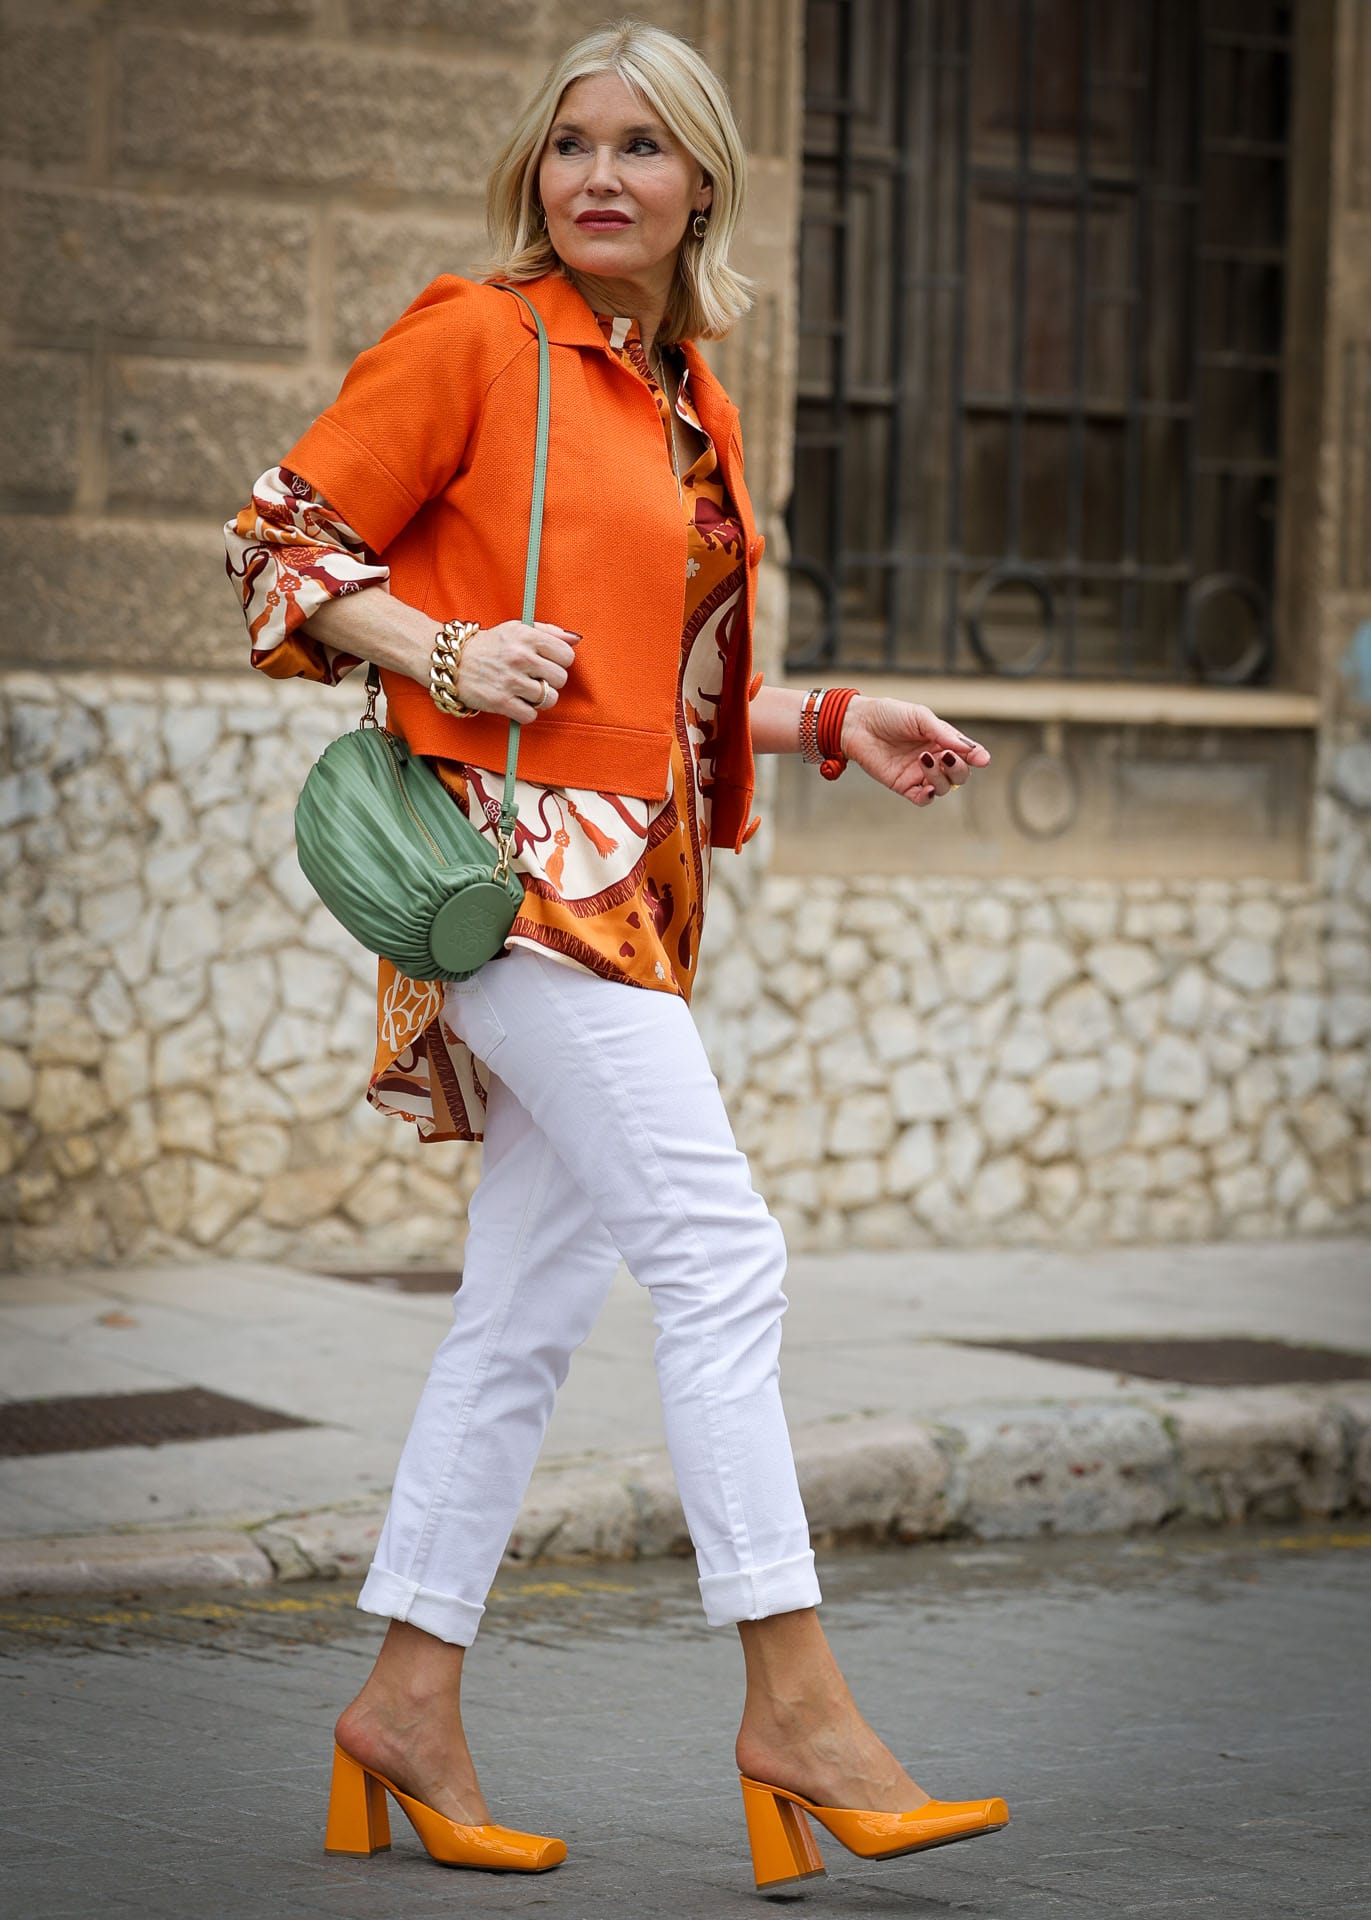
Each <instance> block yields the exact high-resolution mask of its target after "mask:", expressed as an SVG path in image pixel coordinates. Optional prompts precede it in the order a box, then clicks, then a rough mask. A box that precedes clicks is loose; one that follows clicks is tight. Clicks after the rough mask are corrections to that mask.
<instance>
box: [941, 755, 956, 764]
mask: <svg viewBox="0 0 1371 1920" xmlns="http://www.w3.org/2000/svg"><path fill="white" fill-rule="evenodd" d="M956 764H957V756H956V754H955V753H945V754H944V755H943V765H944V766H945V767H955V766H956Z"/></svg>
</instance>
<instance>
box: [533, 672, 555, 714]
mask: <svg viewBox="0 0 1371 1920" xmlns="http://www.w3.org/2000/svg"><path fill="white" fill-rule="evenodd" d="M538 685H539V686H540V687H541V688H542V692H541V693H540V694H539V695H538V698H537V699H536V700H535V701H534V703H533V705H534V708H535V709H536V711H538V712H539V713H541V712H542V710H543V708H544V707H545V706H546V705H547V697H548V695H549V694H550V693H551V691H552V687H551V685H550V684H549V682H548V681H546V680H540V681H539V682H538Z"/></svg>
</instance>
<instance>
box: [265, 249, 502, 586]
mask: <svg viewBox="0 0 1371 1920" xmlns="http://www.w3.org/2000/svg"><path fill="white" fill-rule="evenodd" d="M499 297H500V296H497V295H496V294H494V292H493V291H492V290H491V289H489V288H486V287H483V286H480V285H478V284H476V283H474V282H472V281H468V280H459V279H458V278H457V277H456V276H455V275H452V274H444V275H443V276H442V277H441V278H439V279H437V280H435V281H434V282H433V283H432V285H430V286H428V287H426V288H425V289H424V291H423V293H421V294H420V295H419V298H418V299H417V300H416V301H415V302H414V304H413V305H412V306H411V307H409V308H408V309H407V311H406V312H404V313H403V314H401V316H400V318H399V319H398V320H397V321H396V322H395V325H394V326H393V327H391V328H390V329H389V330H388V331H387V332H386V333H384V334H383V335H382V336H381V338H380V339H379V340H378V341H377V343H376V345H375V346H374V347H368V348H367V349H366V351H365V352H363V353H361V354H359V355H358V357H357V359H356V360H355V361H354V362H353V364H352V367H351V368H350V369H349V372H348V375H347V378H346V379H345V380H344V382H343V385H342V388H341V390H340V392H339V394H338V398H337V399H336V400H335V401H334V402H333V405H332V406H331V407H329V408H328V409H327V410H326V411H325V412H323V413H321V414H320V416H319V418H318V419H317V420H316V421H315V422H314V424H313V425H312V426H311V427H309V428H308V429H307V431H306V432H305V433H304V434H303V436H302V437H301V438H300V439H299V440H298V441H297V442H296V444H295V445H294V446H293V447H292V448H291V450H290V452H289V453H287V454H286V455H285V456H284V458H283V460H282V463H281V464H282V465H283V466H284V467H287V468H289V469H290V470H291V472H293V473H297V474H300V475H302V476H303V478H304V479H306V480H307V481H309V483H310V484H311V486H313V487H314V488H315V489H316V490H317V491H318V492H319V493H320V494H321V495H322V496H323V497H324V498H325V499H327V500H329V501H330V502H332V504H333V506H334V507H335V508H336V509H337V511H338V513H339V514H340V515H341V517H342V518H343V519H344V520H345V521H346V522H347V524H348V525H349V526H350V527H353V528H355V529H356V531H357V533H358V534H359V535H360V537H361V538H362V540H363V541H365V543H366V545H367V546H368V547H369V548H370V549H371V550H372V551H373V552H374V553H380V552H382V551H384V549H385V548H386V547H387V546H389V544H390V542H391V541H392V540H393V539H394V538H395V536H396V535H397V534H398V533H399V532H400V530H401V529H402V528H403V527H404V526H405V525H406V524H407V523H408V521H410V520H411V519H412V518H413V516H414V515H415V514H416V513H417V512H418V511H419V509H420V507H422V506H423V505H424V503H425V501H427V500H431V499H432V498H433V497H434V495H435V494H438V493H440V492H441V491H442V489H443V488H444V487H445V486H446V484H447V482H448V481H449V479H450V478H451V477H452V475H453V474H454V473H455V472H456V471H457V469H458V467H459V466H460V465H461V462H462V458H463V454H464V451H465V449H466V445H467V441H468V438H469V436H470V434H471V432H472V429H473V426H474V423H475V418H476V415H477V412H478V410H479V406H480V400H481V397H482V395H483V394H484V392H485V390H486V388H487V387H488V386H489V384H490V382H491V381H492V380H493V379H494V378H495V376H496V374H497V373H498V372H499V370H500V367H501V365H503V364H504V363H505V362H507V361H508V360H509V359H511V358H512V357H513V356H514V354H515V353H516V352H517V351H518V349H519V346H520V344H521V343H522V329H520V328H519V326H518V324H517V321H511V319H510V318H509V317H507V316H503V315H502V314H499V313H498V311H497V310H496V309H494V308H492V306H491V305H490V302H491V301H492V300H495V299H498V298H499ZM507 304H509V305H511V306H512V304H513V303H512V302H509V303H507ZM501 318H503V319H505V324H504V325H503V326H501V325H499V324H497V322H498V320H499V319H501Z"/></svg>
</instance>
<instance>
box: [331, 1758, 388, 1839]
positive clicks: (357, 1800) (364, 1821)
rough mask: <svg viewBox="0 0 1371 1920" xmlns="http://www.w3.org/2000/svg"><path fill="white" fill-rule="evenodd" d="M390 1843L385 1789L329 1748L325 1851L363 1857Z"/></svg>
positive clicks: (351, 1762) (357, 1765)
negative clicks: (330, 1769)
mask: <svg viewBox="0 0 1371 1920" xmlns="http://www.w3.org/2000/svg"><path fill="white" fill-rule="evenodd" d="M389 1846H390V1811H389V1809H388V1808H387V1806H386V1790H385V1788H384V1787H383V1786H382V1785H381V1783H380V1781H379V1780H378V1779H377V1778H376V1776H375V1774H372V1773H368V1772H367V1770H366V1768H365V1767H364V1766H362V1765H360V1764H359V1762H357V1761H356V1760H354V1759H353V1758H352V1755H351V1754H349V1753H344V1752H343V1749H342V1748H341V1747H337V1746H336V1747H335V1748H334V1749H333V1781H332V1784H331V1785H330V1787H329V1794H328V1825H327V1826H326V1827H325V1829H324V1852H325V1853H351V1854H356V1855H358V1856H359V1857H361V1858H363V1859H366V1858H369V1857H370V1855H372V1854H373V1853H384V1852H385V1851H386V1850H387V1848H388V1847H389Z"/></svg>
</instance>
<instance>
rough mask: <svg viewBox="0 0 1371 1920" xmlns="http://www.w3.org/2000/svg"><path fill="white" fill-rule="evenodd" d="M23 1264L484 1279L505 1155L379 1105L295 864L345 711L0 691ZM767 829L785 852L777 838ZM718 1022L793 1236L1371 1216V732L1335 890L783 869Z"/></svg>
mask: <svg viewBox="0 0 1371 1920" xmlns="http://www.w3.org/2000/svg"><path fill="white" fill-rule="evenodd" d="M0 706H2V707H3V713H2V714H0V718H2V719H3V726H4V732H5V739H6V741H7V745H8V756H7V771H6V772H5V773H4V774H3V777H0V829H3V835H2V836H0V846H2V847H3V850H4V851H3V861H4V866H5V871H4V876H3V904H2V905H0V970H2V974H3V982H2V984H3V996H4V997H3V999H0V1170H2V1171H3V1175H4V1181H3V1196H0V1199H2V1202H3V1204H0V1213H3V1216H4V1218H5V1219H6V1221H7V1222H8V1224H7V1225H6V1226H5V1228H4V1229H3V1231H4V1233H5V1235H6V1243H4V1244H0V1264H18V1265H41V1264H47V1263H53V1262H56V1263H62V1262H73V1261H87V1260H112V1259H130V1258H142V1257H147V1256H158V1255H180V1254H186V1253H191V1254H200V1255H203V1254H205V1253H207V1252H210V1251H213V1252H216V1253H222V1254H231V1255H235V1256H238V1257H243V1258H264V1259H266V1258H270V1259H276V1258H281V1259H286V1260H291V1261H299V1262H304V1263H312V1264H320V1265H329V1264H338V1265H370V1266H377V1265H380V1266H384V1265H386V1264H389V1263H406V1264H413V1263H416V1262H420V1263H425V1262H428V1263H442V1262H446V1261H450V1260H453V1259H456V1258H459V1257H460V1249H461V1241H462V1237H463V1233H464V1214H465V1201H466V1199H467V1197H468V1196H469V1194H470V1192H471V1189H472V1186H473V1185H474V1182H475V1179H476V1177H477V1174H478V1171H479V1150H477V1149H474V1148H471V1147H460V1146H452V1145H431V1146H422V1145H421V1144H420V1143H419V1141H418V1140H417V1138H416V1136H415V1134H414V1132H413V1130H412V1129H411V1128H409V1127H407V1126H405V1125H404V1124H403V1123H401V1122H399V1121H395V1120H390V1119H385V1118H382V1117H381V1116H380V1115H378V1114H376V1113H374V1112H372V1111H371V1110H370V1109H369V1108H367V1107H366V1106H365V1105H364V1103H363V1102H362V1099H361V1094H362V1089H363V1086H364V1084H365V1078H366V1073H367V1069H368V1067H369V1064H370V1058H371V1047H372V1044H373V1039H374V992H373V988H374V968H373V963H372V962H371V960H370V958H369V956H367V955H365V954H364V953H362V952H361V951H360V949H357V948H355V947H354V946H353V945H352V944H351V943H350V942H349V940H348V939H347V937H346V936H345V935H344V934H342V932H341V931H340V930H339V929H338V928H337V927H336V926H335V924H334V923H333V922H332V921H331V919H330V918H329V916H328V914H327V913H326V912H325V911H324V909H323V908H322V907H320V906H319V904H318V903H317V901H316V900H315V899H314V896H313V895H312V893H311V892H310V890H309V888H308V886H307V885H306V883H305V882H304V880H303V878H302V876H301V874H300V872H299V869H298V866H297V865H296V861H295V857H294V852H293V836H292V810H293V805H294V799H295V795H296V793H297V791H298V789H299V785H300V781H301V779H302V778H303V775H304V772H305V769H306V768H307V766H308V764H309V762H310V761H311V760H312V759H313V758H314V757H315V755H316V754H317V753H318V752H319V751H320V749H321V748H322V746H323V745H324V744H325V742H326V741H327V740H328V739H329V738H331V737H332V735H333V734H334V733H335V732H337V731H338V730H339V728H340V726H342V725H345V724H347V723H348V722H349V721H350V720H351V719H352V717H353V715H354V713H355V711H356V708H357V698H356V696H355V694H354V693H353V690H352V689H351V688H349V687H344V688H343V689H340V690H328V689H319V688H311V687H307V686H304V685H301V684H297V683H289V684H285V685H278V684H274V683H271V682H267V681H263V680H258V679H255V678H254V677H252V676H251V675H249V674H247V673H246V672H245V673H244V674H243V675H242V676H241V678H239V679H235V680H228V679H219V678H211V679H209V680H201V681H195V680H192V679H190V678H176V677H173V676H164V677H160V678H157V679H154V678H151V677H149V676H147V675H143V674H133V675H123V676H121V675H111V674H106V673H97V672H90V673H84V674H82V673H74V674H51V673H45V674H24V673H12V674H8V675H5V676H3V677H0ZM759 843H761V844H759ZM754 848H755V851H754V850H752V849H750V850H749V854H748V855H746V856H744V858H743V859H742V860H737V859H735V858H733V857H732V856H730V855H726V854H722V855H720V856H719V858H718V859H717V860H716V862H715V879H716V884H715V888H714V893H713V896H712V899H711V903H710V918H709V929H708V934H707V943H706V944H707V947H708V954H707V957H706V962H705V966H704V970H703V974H702V986H701V992H700V997H699V1000H698V1002H697V1010H698V1014H699V1018H700V1023H701V1026H702V1028H703V1030H704V1033H705V1036H706V1041H707V1044H708V1045H709V1048H710V1053H711V1058H712V1059H713V1060H714V1061H715V1063H716V1067H717V1069H718V1071H719V1073H720V1078H721V1082H722V1084H723V1087H724V1092H725V1097H726V1099H727V1100H728V1103H729V1108H730V1112H731V1114H732V1116H733V1119H734V1123H735V1127H736V1131H737V1133H738V1137H739V1139H740V1142H741V1144H742V1145H743V1146H744V1148H745V1149H746V1150H747V1152H748V1153H749V1155H750V1156H751V1157H752V1159H753V1163H754V1170H755V1176H756V1179H757V1183H758V1185H759V1187H760V1188H761V1190H762V1191H763V1192H764V1193H765V1194H766V1196H767V1198H768V1200H769V1201H770V1202H771V1203H772V1205H773V1206H774V1208H775V1210H776V1212H777V1214H778V1216H779V1217H780V1219H781V1220H782V1222H783V1224H784V1225H785V1227H786V1229H787V1232H788V1234H789V1237H790V1240H791V1244H792V1245H793V1246H795V1247H796V1248H810V1247H824V1248H832V1247H838V1246H841V1245H844V1244H854V1245H861V1246H899V1245H910V1244H914V1243H917V1242H918V1241H920V1240H933V1241H959V1240H962V1241H967V1240H978V1241H996V1240H1004V1241H1017V1242H1022V1241H1024V1240H1044V1241H1045V1240H1065V1241H1071V1240H1089V1241H1092V1242H1099V1241H1109V1240H1115V1241H1124V1240H1132V1239H1137V1238H1147V1239H1167V1238H1184V1239H1191V1238H1196V1237H1201V1236H1204V1235H1208V1234H1211V1233H1215V1234H1254V1235H1257V1234H1260V1235H1271V1234H1281V1233H1291V1232H1300V1233H1310V1232H1320V1231H1325V1230H1327V1231H1347V1230H1348V1229H1349V1228H1351V1227H1354V1226H1356V1225H1357V1224H1359V1223H1371V1069H1369V1064H1368V1045H1367V1042H1368V1039H1369V1038H1371V746H1368V745H1367V744H1366V743H1365V742H1364V741H1361V740H1358V739H1357V738H1356V737H1355V736H1349V738H1348V739H1347V741H1346V742H1345V743H1344V744H1343V745H1342V746H1340V747H1337V746H1330V747H1329V749H1328V752H1327V754H1326V762H1325V769H1324V781H1323V792H1322V796H1321V798H1320V801H1319V807H1318V848H1317V863H1316V864H1317V875H1316V878H1315V880H1314V881H1313V883H1311V884H1310V885H1307V886H1304V885H1289V884H1285V885H1281V884H1274V883H1271V882H1264V881H1237V882H1231V883H1230V882H1224V881H1219V880H1214V881H1204V882H1191V883H1184V884H1182V883H1167V884H1163V883H1160V882H1129V883H1123V884H1119V885H1110V884H1106V883H1098V882H1097V883H1080V882H1052V881H1033V882H1027V881H1014V880H1008V879H1001V880H996V881H990V882H981V881H974V882H973V881H962V880H948V879H938V880H931V881H928V882H926V883H920V882H917V881H911V880H908V879H901V880H899V881H896V882H894V883H887V882H885V881H882V880H880V879H879V878H875V877H872V878H861V877H857V878H853V879H850V880H846V881H844V880H838V879H832V878H820V879H815V880H807V881H801V880H797V879H793V878H788V877H777V876H772V877H770V878H768V877H767V874H766V864H765V860H766V849H765V844H764V836H761V835H759V836H758V842H757V843H754Z"/></svg>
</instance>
